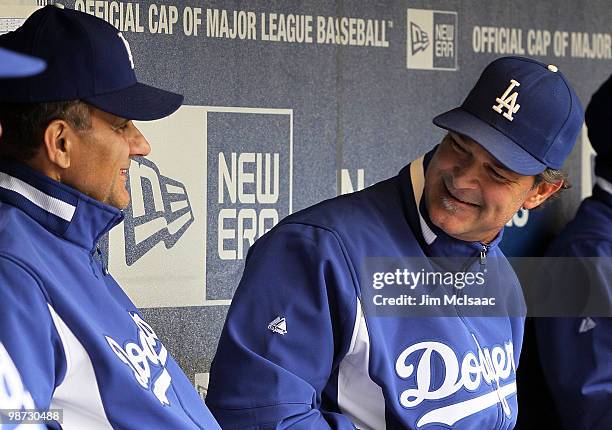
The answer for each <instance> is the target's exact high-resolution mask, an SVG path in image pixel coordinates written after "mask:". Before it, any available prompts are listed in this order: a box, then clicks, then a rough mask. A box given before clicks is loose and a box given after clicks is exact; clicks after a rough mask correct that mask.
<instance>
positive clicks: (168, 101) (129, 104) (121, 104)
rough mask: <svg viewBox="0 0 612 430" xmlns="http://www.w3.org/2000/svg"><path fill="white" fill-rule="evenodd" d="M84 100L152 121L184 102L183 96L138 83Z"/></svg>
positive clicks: (112, 111)
mask: <svg viewBox="0 0 612 430" xmlns="http://www.w3.org/2000/svg"><path fill="white" fill-rule="evenodd" d="M83 101H85V102H87V103H89V104H91V105H92V106H95V107H97V108H98V109H100V110H103V111H104V112H108V113H112V114H113V115H117V116H119V117H121V118H125V119H135V120H139V121H150V120H153V119H160V118H164V117H166V116H168V115H170V114H171V113H172V112H174V111H176V110H177V109H178V108H179V107H180V106H181V104H182V103H183V96H182V95H180V94H176V93H172V92H170V91H165V90H162V89H159V88H155V87H152V86H150V85H146V84H141V83H137V84H135V85H132V86H131V87H128V88H124V89H122V90H119V91H114V92H112V93H107V94H102V95H98V96H94V97H87V98H83Z"/></svg>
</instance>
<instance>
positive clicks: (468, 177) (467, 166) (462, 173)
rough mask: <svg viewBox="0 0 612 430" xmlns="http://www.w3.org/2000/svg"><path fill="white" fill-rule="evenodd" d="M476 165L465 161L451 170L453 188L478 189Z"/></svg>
mask: <svg viewBox="0 0 612 430" xmlns="http://www.w3.org/2000/svg"><path fill="white" fill-rule="evenodd" d="M478 170H479V168H478V165H477V164H476V163H475V162H474V161H473V160H469V161H468V160H466V161H464V162H462V163H460V164H457V165H456V166H455V167H454V168H453V177H452V180H453V187H454V188H456V189H458V190H461V189H473V188H477V187H478Z"/></svg>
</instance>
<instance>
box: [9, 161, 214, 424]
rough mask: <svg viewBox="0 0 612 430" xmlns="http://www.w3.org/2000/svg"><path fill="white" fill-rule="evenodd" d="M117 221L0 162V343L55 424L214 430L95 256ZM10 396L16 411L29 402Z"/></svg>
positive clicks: (118, 215)
mask: <svg viewBox="0 0 612 430" xmlns="http://www.w3.org/2000/svg"><path fill="white" fill-rule="evenodd" d="M122 219H123V214H122V212H121V211H119V210H118V209H115V208H113V207H110V206H108V205H105V204H103V203H100V202H98V201H96V200H94V199H91V198H89V197H88V196H86V195H84V194H82V193H80V192H78V191H76V190H75V189H73V188H71V187H67V186H65V185H63V184H60V183H59V182H56V181H54V180H52V179H50V178H48V177H46V176H44V175H42V174H40V173H38V172H36V171H34V170H31V169H29V168H27V167H26V166H24V165H21V164H17V163H7V162H2V163H0V291H1V297H2V299H1V300H0V342H1V343H2V344H3V345H4V347H5V348H6V351H8V354H9V355H10V357H12V360H13V362H14V364H15V366H16V368H17V370H18V371H19V373H20V374H21V378H22V380H23V386H25V387H27V388H28V389H29V392H30V394H31V396H32V399H33V404H35V405H36V406H37V407H38V408H40V409H43V410H45V409H49V408H54V409H55V408H57V409H62V410H63V424H62V425H60V424H58V423H56V424H55V425H54V428H63V429H74V430H84V429H87V430H97V429H111V428H112V429H138V430H140V429H218V428H219V426H218V424H217V423H216V422H215V420H214V418H213V417H212V415H211V414H210V412H209V411H208V409H207V408H206V406H205V405H204V404H203V402H202V401H201V399H200V398H199V396H198V394H197V392H196V391H195V389H194V388H193V386H192V384H191V383H190V382H189V380H188V379H187V377H186V376H185V374H184V373H183V372H182V370H181V369H180V368H179V366H178V365H177V363H176V362H175V361H174V359H172V357H171V356H170V355H169V354H168V351H167V350H166V348H165V347H164V346H163V345H162V343H161V341H160V340H159V338H158V337H157V335H156V334H155V332H154V331H153V329H152V328H151V326H149V325H148V324H147V323H146V322H145V321H144V320H143V318H142V317H141V315H140V314H139V312H138V310H137V309H136V308H135V306H134V305H133V304H132V302H131V301H130V299H129V298H128V297H127V296H126V295H125V293H124V292H123V291H122V290H121V288H120V287H119V285H117V283H116V282H115V281H114V280H113V278H112V277H111V276H110V275H109V274H108V272H107V271H106V269H105V268H103V267H102V265H101V264H100V263H99V262H98V260H97V259H96V258H94V255H95V253H96V243H97V242H98V240H99V239H100V238H101V237H102V236H103V235H104V234H105V233H106V232H107V231H108V230H110V229H111V228H112V227H114V226H115V225H117V224H118V223H119V222H120V221H121V220H122ZM169 288H171V286H170V285H169ZM9 388H10V386H9ZM0 392H2V390H1V389H0ZM12 394H14V395H15V399H14V400H15V408H16V409H20V408H22V407H27V406H28V404H25V403H23V402H20V401H19V399H20V398H21V399H23V397H22V396H21V397H20V396H19V394H20V393H12ZM8 397H9V398H10V397H11V393H8Z"/></svg>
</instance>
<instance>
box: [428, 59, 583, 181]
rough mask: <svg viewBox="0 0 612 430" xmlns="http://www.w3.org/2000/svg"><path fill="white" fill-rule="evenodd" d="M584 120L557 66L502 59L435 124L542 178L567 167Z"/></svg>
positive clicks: (522, 172) (511, 166)
mask: <svg viewBox="0 0 612 430" xmlns="http://www.w3.org/2000/svg"><path fill="white" fill-rule="evenodd" d="M583 120H584V110H583V108H582V105H581V103H580V100H579V99H578V96H577V95H576V93H575V92H574V90H573V89H572V87H571V86H570V84H569V83H568V82H567V80H566V79H565V77H564V76H563V74H562V73H561V72H560V71H559V70H558V69H557V67H556V66H554V65H546V64H543V63H540V62H538V61H535V60H532V59H530V58H523V57H502V58H498V59H497V60H495V61H493V62H492V63H491V64H489V65H488V66H487V67H486V68H485V70H484V71H483V72H482V75H481V76H480V78H479V79H478V82H476V85H475V86H474V88H473V89H472V91H470V93H469V94H468V96H467V98H466V99H465V101H464V102H463V104H462V105H461V106H460V107H458V108H455V109H453V110H450V111H448V112H445V113H443V114H441V115H438V116H437V117H435V118H434V120H433V122H434V124H436V125H437V126H438V127H441V128H444V129H446V130H451V131H454V132H456V133H459V134H462V135H465V136H468V137H470V138H472V139H473V140H474V141H476V142H478V143H479V144H480V145H482V146H483V147H484V148H485V149H486V150H487V151H489V152H490V153H491V154H492V155H493V156H494V157H495V158H496V159H497V160H498V161H499V162H500V163H502V164H503V165H504V166H506V167H507V168H508V169H510V170H512V171H514V172H516V173H518V174H520V175H537V174H539V173H542V172H543V171H544V170H545V169H546V168H547V167H548V168H552V169H560V168H561V167H562V166H563V162H564V161H565V159H566V158H567V156H568V155H569V154H570V152H571V151H572V148H573V146H574V143H575V142H576V138H577V137H578V133H579V132H580V129H581V127H582V122H583Z"/></svg>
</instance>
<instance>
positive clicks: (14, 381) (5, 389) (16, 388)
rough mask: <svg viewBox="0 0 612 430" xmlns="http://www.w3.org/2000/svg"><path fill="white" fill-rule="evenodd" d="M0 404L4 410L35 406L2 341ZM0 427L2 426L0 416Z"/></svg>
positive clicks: (0, 354) (0, 348) (0, 347)
mask: <svg viewBox="0 0 612 430" xmlns="http://www.w3.org/2000/svg"><path fill="white" fill-rule="evenodd" d="M0 406H1V407H2V408H3V409H5V410H6V409H16V410H22V409H34V408H35V406H34V400H33V399H32V395H31V394H30V392H29V391H28V390H27V389H26V388H25V387H24V386H23V381H22V380H21V376H20V375H19V372H18V371H17V368H16V367H15V364H14V363H13V360H11V356H10V355H9V353H8V352H7V350H6V349H5V348H4V345H2V343H0ZM0 428H2V418H1V417H0Z"/></svg>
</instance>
